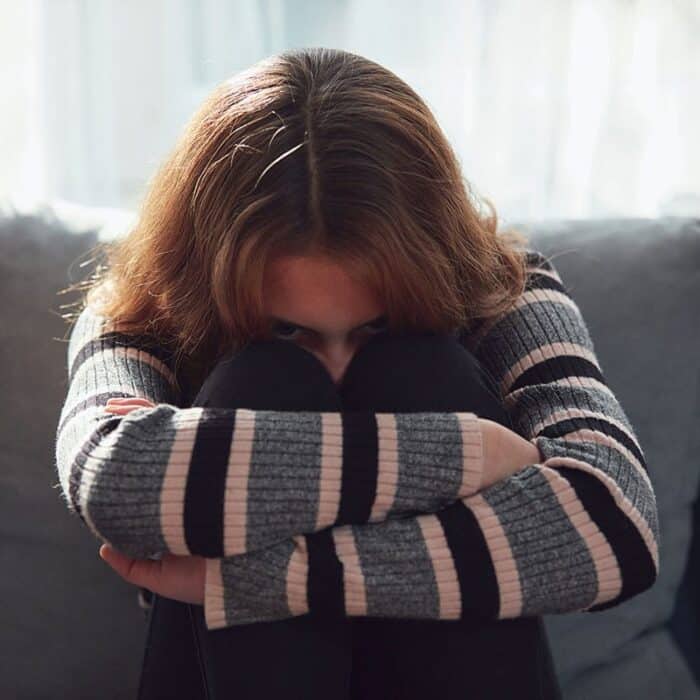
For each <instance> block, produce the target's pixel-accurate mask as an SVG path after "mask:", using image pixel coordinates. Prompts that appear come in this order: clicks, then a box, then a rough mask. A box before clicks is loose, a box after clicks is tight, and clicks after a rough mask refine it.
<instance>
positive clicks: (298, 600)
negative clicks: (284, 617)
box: [286, 535, 309, 616]
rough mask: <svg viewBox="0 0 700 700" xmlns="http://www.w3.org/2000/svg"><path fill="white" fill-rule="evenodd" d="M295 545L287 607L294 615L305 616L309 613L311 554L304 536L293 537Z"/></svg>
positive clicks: (289, 569)
mask: <svg viewBox="0 0 700 700" xmlns="http://www.w3.org/2000/svg"><path fill="white" fill-rule="evenodd" d="M292 539H293V540H294V543H295V545H296V546H295V548H294V551H293V552H292V556H291V557H290V558H289V565H288V567H287V575H286V589H287V605H288V606H289V610H290V612H291V613H292V615H294V616H296V615H304V614H306V613H308V612H309V600H308V576H309V554H308V551H307V549H306V539H305V538H304V536H303V535H294V536H293V537H292Z"/></svg>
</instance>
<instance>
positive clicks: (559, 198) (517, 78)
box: [0, 0, 700, 227]
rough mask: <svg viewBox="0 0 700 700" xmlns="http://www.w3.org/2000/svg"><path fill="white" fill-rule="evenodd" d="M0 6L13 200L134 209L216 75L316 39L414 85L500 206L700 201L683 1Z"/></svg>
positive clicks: (152, 0)
mask: <svg viewBox="0 0 700 700" xmlns="http://www.w3.org/2000/svg"><path fill="white" fill-rule="evenodd" d="M0 19H1V21H0V52H1V54H0V55H1V58H2V60H1V62H0V70H1V71H2V73H1V79H2V86H3V89H2V97H1V99H2V105H1V108H0V139H1V140H2V157H1V158H0V201H4V202H5V203H6V202H8V201H10V200H11V201H12V202H14V204H15V205H16V206H17V207H24V208H29V207H31V206H34V205H35V203H36V202H41V201H45V202H46V201H50V202H53V203H54V204H56V205H58V206H64V207H66V206H68V207H69V206H70V205H71V204H78V205H89V206H90V207H100V208H108V209H114V210H117V211H116V212H113V215H117V214H118V213H119V212H120V211H121V212H127V213H128V212H131V211H133V210H134V209H135V208H136V207H137V206H138V203H139V201H140V198H141V197H142V195H143V192H144V186H145V183H146V182H147V180H148V177H149V176H150V175H151V174H152V173H153V172H154V170H155V169H156V167H157V165H158V163H159V161H160V160H161V159H162V158H163V156H164V155H165V154H166V153H167V152H168V150H169V149H170V148H171V147H172V146H173V144H174V142H175V139H176V137H177V135H178V134H179V132H180V130H181V129H182V127H183V125H184V124H185V122H186V121H187V119H188V117H189V116H190V115H191V114H192V113H193V112H194V110H195V108H196V106H197V105H198V104H199V103H200V101H201V100H202V98H203V97H204V95H206V94H207V93H208V92H209V91H210V90H211V89H212V87H213V86H214V85H216V84H217V83H218V82H220V81H222V80H224V79H226V78H228V77H229V76H231V75H232V74H233V73H235V72H237V71H238V70H240V69H242V68H245V67H248V66H249V65H251V64H252V63H254V62H256V61H257V60H259V59H260V58H263V57H264V56H267V55H269V54H271V53H275V52H277V51H280V50H282V49H284V48H288V47H293V46H304V45H323V46H329V47H336V48H344V49H346V50H350V51H353V52H355V53H359V54H362V55H364V56H366V57H368V58H371V59H373V60H375V61H377V62H379V63H381V64H383V65H385V66H387V67H388V68H390V69H391V70H393V71H394V72H395V73H397V74H398V75H399V76H400V77H401V78H403V79H404V80H405V81H407V82H408V83H409V84H410V85H411V86H412V87H414V88H415V89H416V90H417V91H418V92H419V93H420V94H421V95H422V96H423V97H424V99H425V100H426V102H427V103H428V104H429V106H430V107H431V108H432V110H433V112H434V113H435V115H436V116H437V118H438V121H439V123H440V124H441V126H442V128H443V130H444V131H445V132H446V134H447V135H448V137H449V139H450V141H451V142H452V144H453V145H454V147H455V149H456V151H457V153H458V155H459V157H460V161H461V164H462V166H463V170H464V174H465V177H466V178H467V179H468V180H469V181H470V182H471V183H472V184H473V186H474V187H475V188H476V190H477V191H478V192H480V193H482V194H484V195H486V196H488V197H489V198H490V199H491V200H492V201H493V202H494V203H495V205H496V206H497V209H498V211H499V214H500V215H501V216H502V217H503V218H504V219H505V220H508V219H515V218H518V219H522V218H528V219H535V218H537V219H540V218H553V217H559V218H567V217H568V218H584V217H594V218H601V217H610V216H642V217H655V216H663V215H686V216H687V215H700V138H699V137H698V130H697V124H700V42H698V41H697V37H698V35H700V2H698V0H528V1H527V2H523V1H522V0H402V1H399V0H389V1H386V2H376V1H374V0H323V2H312V1H304V0H235V1H224V0H0ZM119 225H120V224H119V223H117V224H116V226H117V227H119Z"/></svg>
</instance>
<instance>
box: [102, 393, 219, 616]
mask: <svg viewBox="0 0 700 700" xmlns="http://www.w3.org/2000/svg"><path fill="white" fill-rule="evenodd" d="M155 405H156V404H154V403H152V402H151V401H149V400H148V399H144V398H141V397H137V396H127V397H124V398H121V399H108V401H107V405H106V406H105V407H104V410H105V411H107V412H109V413H115V414H117V415H121V416H124V415H126V414H127V413H129V412H130V411H133V410H135V409H137V408H143V407H144V406H146V407H153V406H155ZM100 556H101V557H102V559H104V561H105V562H107V564H109V565H110V566H111V567H112V568H113V569H114V570H115V571H116V572H117V573H118V574H119V575H120V576H121V577H122V578H123V579H124V580H125V581H128V582H129V583H133V584H134V585H136V586H142V587H143V588H148V590H149V591H153V592H154V593H157V594H158V595H160V596H163V597H164V598H172V599H173V600H179V601H181V602H183V603H193V604H195V605H203V604H204V577H205V571H206V562H205V560H204V557H200V556H177V555H175V554H171V553H170V552H166V553H165V554H164V555H163V558H162V559H160V560H157V559H133V558H131V557H128V556H126V555H125V554H122V553H121V552H119V551H117V550H116V549H114V548H112V547H110V546H109V545H106V544H103V545H102V546H101V547H100Z"/></svg>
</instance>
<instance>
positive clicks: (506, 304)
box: [56, 48, 658, 698]
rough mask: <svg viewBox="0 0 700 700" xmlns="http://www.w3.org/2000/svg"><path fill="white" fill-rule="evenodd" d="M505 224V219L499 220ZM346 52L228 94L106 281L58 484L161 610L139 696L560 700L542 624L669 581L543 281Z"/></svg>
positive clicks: (402, 108) (437, 146)
mask: <svg viewBox="0 0 700 700" xmlns="http://www.w3.org/2000/svg"><path fill="white" fill-rule="evenodd" d="M492 209H493V208H492ZM525 243H526V241H525V239H524V237H523V236H522V235H521V234H517V233H516V232H512V231H510V232H499V231H497V217H496V215H495V213H494V212H493V211H492V213H491V216H486V215H484V214H483V213H482V212H481V210H480V207H479V205H478V201H477V200H476V198H475V197H474V195H473V193H472V192H470V191H469V190H468V188H467V187H466V184H465V181H464V179H463V177H462V175H461V174H460V170H459V166H458V162H457V159H456V157H455V155H454V153H453V151H452V150H451V148H450V146H449V144H448V142H447V140H446V139H445V137H444V135H443V134H442V132H441V131H440V129H439V127H438V125H437V124H436V121H435V119H434V117H433V116H432V115H431V113H430V111H429V109H428V108H427V106H426V105H425V103H424V102H423V101H422V100H421V99H420V97H419V96H418V95H417V94H416V93H415V92H414V91H413V90H412V89H411V88H410V87H409V86H408V85H406V84H405V83H404V82H403V81H401V80H400V79H399V78H398V77H397V76H395V75H394V74H393V73H391V72H390V71H388V70H387V69H385V68H383V67H381V66H379V65H378V64H376V63H374V62H372V61H370V60H368V59H365V58H362V57H360V56H357V55H354V54H351V53H347V52H344V51H335V50H330V49H325V48H321V49H308V50H295V51H288V52H285V53H283V54H280V55H277V56H272V57H270V58H268V59H266V60H264V61H261V62H259V63H257V64H256V65H254V66H253V67H251V68H250V69H249V70H247V71H244V72H242V73H240V74H238V75H236V76H235V77H234V78H233V79H232V80H230V81H227V82H225V83H223V84H222V85H220V86H218V87H217V88H216V89H215V90H214V92H213V93H212V95H211V96H210V97H209V99H207V100H206V102H205V103H204V105H203V106H202V107H201V109H200V110H199V112H198V113H197V114H196V115H195V117H194V118H193V120H192V121H191V122H190V124H189V126H188V127H187V129H186V131H185V132H184V135H183V137H182V138H181V140H180V142H179V143H178V144H177V147H176V148H175V149H174V151H173V153H172V155H171V156H170V158H169V159H168V160H167V161H166V162H165V163H164V164H163V166H162V167H161V169H160V170H159V172H158V173H157V175H156V177H155V179H154V181H153V182H152V183H151V186H150V188H149V191H148V193H147V197H146V199H145V201H144V204H143V207H142V210H141V216H140V218H139V221H138V223H137V225H136V226H135V228H134V229H133V230H132V231H131V232H129V234H128V235H127V236H125V237H124V238H123V239H122V240H120V241H118V242H117V243H114V244H112V245H111V246H110V247H109V251H108V252H109V264H108V265H107V266H104V267H100V268H99V270H98V273H97V274H96V275H95V276H94V277H93V279H92V280H90V281H89V282H88V283H87V286H89V287H90V289H89V291H88V294H87V295H86V299H85V301H86V304H84V306H83V308H82V310H81V311H80V313H79V314H78V316H77V320H76V322H75V325H74V327H73V330H72V333H71V336H70V342H69V347H68V372H69V379H70V385H69V388H68V395H67V398H66V402H65V405H64V407H63V410H62V413H61V418H60V423H59V426H58V429H57V444H56V459H57V467H58V474H59V477H60V484H61V487H62V492H63V494H64V497H65V499H66V503H67V505H68V507H69V508H70V509H71V510H72V511H73V512H75V513H77V514H78V515H79V516H80V517H81V518H82V519H83V521H84V522H85V524H86V525H87V526H88V527H89V528H90V529H91V530H92V531H93V532H94V533H95V534H96V535H97V536H98V537H99V538H100V539H101V540H103V541H104V542H106V543H108V544H109V545H110V546H103V547H102V548H101V550H100V553H101V554H102V555H103V556H104V558H105V559H106V560H107V562H108V563H109V564H110V565H112V566H113V567H114V568H115V570H116V571H117V572H118V573H120V574H121V575H122V576H123V577H124V578H125V579H126V580H127V581H130V582H132V583H134V584H136V585H138V586H143V587H145V588H147V589H149V590H151V591H153V592H154V594H155V596H154V603H153V607H152V610H151V615H150V620H149V631H148V639H147V649H146V654H145V656H144V668H143V672H142V679H141V688H140V697H141V698H155V697H175V696H186V697H190V698H196V697H210V698H219V697H226V696H231V697H236V698H248V697H256V698H257V697H261V696H262V697H267V696H268V695H272V693H284V694H285V696H286V697H295V698H296V697H298V698H316V697H319V698H320V697H324V698H329V697H333V698H351V697H352V698H373V697H376V698H390V697H397V698H413V697H416V698H417V697H426V696H427V695H428V694H430V695H431V696H434V697H446V698H447V697H466V696H467V695H468V694H471V696H473V697H488V698H513V697H519V698H556V697H560V694H559V689H558V686H557V683H556V678H555V674H554V669H553V666H552V660H551V656H550V653H549V648H548V644H547V639H546V635H545V632H544V626H543V624H542V615H544V614H556V613H565V612H570V611H575V610H586V611H590V612H595V611H597V610H603V609H605V608H608V607H611V606H614V605H618V604H620V603H621V602H623V601H625V600H627V599H629V598H630V597H632V596H634V595H637V594H638V593H640V592H642V591H644V590H646V589H648V588H649V587H650V586H651V585H652V584H653V583H654V581H655V579H656V576H657V575H658V522H657V511H656V504H655V496H654V491H653V489H652V486H651V483H650V481H649V477H648V473H647V466H646V463H645V461H644V456H643V453H642V450H641V448H640V446H639V443H638V440H637V438H636V435H635V433H634V430H633V428H632V426H631V425H630V422H629V420H628V419H627V416H626V415H625V413H624V410H623V409H622V407H621V405H620V404H619V402H618V401H617V399H616V397H615V396H614V394H613V393H612V392H611V390H610V388H609V387H608V386H607V384H606V382H605V379H604V377H603V374H602V371H601V368H600V366H599V363H598V361H597V358H596V355H595V352H594V348H593V344H592V341H591V338H590V335H589V333H588V330H587V327H586V324H585V321H584V319H583V318H582V316H581V313H580V310H579V309H578V307H577V305H576V303H575V302H574V300H573V299H572V298H571V296H570V294H569V293H568V291H567V290H566V288H565V287H564V285H563V282H562V280H561V277H560V276H559V274H558V272H557V270H556V269H555V267H554V266H553V264H552V262H551V261H550V260H548V259H547V258H545V257H544V256H543V255H542V254H541V253H539V252H537V251H535V250H531V249H528V248H527V247H525Z"/></svg>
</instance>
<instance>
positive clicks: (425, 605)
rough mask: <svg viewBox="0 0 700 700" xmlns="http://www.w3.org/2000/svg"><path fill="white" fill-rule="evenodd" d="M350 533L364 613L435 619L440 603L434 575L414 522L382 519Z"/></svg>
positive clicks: (422, 540) (355, 528)
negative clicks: (364, 600)
mask: <svg viewBox="0 0 700 700" xmlns="http://www.w3.org/2000/svg"><path fill="white" fill-rule="evenodd" d="M377 528H381V537H377V534H378V532H379V531H378V529H377ZM352 530H353V534H354V535H355V542H356V546H357V553H358V556H359V558H360V566H361V568H362V573H363V574H364V577H365V585H366V589H367V614H368V615H370V616H381V617H402V618H423V619H425V618H430V619H437V618H438V617H439V615H440V600H439V594H438V587H437V582H436V580H435V572H434V571H433V565H432V560H431V558H430V554H429V553H428V549H427V546H426V544H425V540H424V539H423V532H422V530H421V529H420V526H419V525H418V522H417V520H416V519H415V518H410V519H396V520H386V521H383V522H382V523H377V524H376V526H372V525H361V526H359V527H355V526H353V527H352ZM388 541H391V543H392V545H391V546H388V545H387V542H388Z"/></svg>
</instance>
